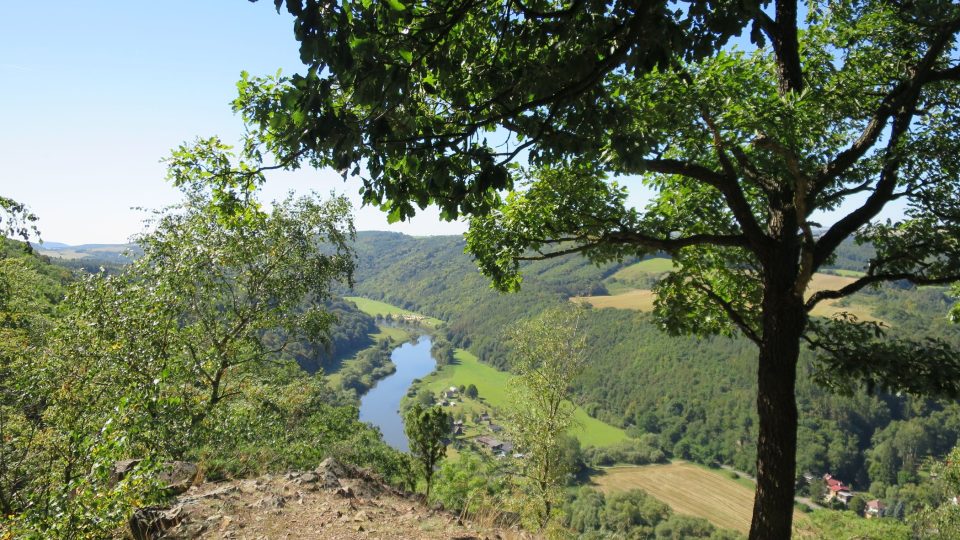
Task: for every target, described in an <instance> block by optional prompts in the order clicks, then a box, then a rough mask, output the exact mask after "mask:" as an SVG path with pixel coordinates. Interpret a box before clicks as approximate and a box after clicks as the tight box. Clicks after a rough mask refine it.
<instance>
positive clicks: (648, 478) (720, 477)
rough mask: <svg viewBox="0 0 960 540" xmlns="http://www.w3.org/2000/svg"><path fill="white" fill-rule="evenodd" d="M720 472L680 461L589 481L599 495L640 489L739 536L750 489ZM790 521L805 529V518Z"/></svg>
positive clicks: (745, 528) (744, 528) (614, 470)
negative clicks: (595, 487)
mask: <svg viewBox="0 0 960 540" xmlns="http://www.w3.org/2000/svg"><path fill="white" fill-rule="evenodd" d="M724 475H725V473H724V472H723V471H713V470H708V469H704V468H701V467H699V466H697V465H694V464H692V463H687V462H683V461H677V462H673V463H670V464H667V465H644V466H639V467H638V466H626V467H609V468H605V469H602V471H601V473H600V474H598V475H596V476H594V477H593V478H592V480H593V482H594V483H595V484H596V486H597V487H598V488H599V489H600V490H601V491H603V492H605V493H609V492H616V491H627V490H630V489H636V488H639V489H642V490H644V491H646V492H647V493H649V494H650V495H652V496H654V497H656V498H657V499H659V500H661V501H663V502H664V503H666V504H667V505H669V506H670V508H672V509H673V510H674V511H675V512H677V513H680V514H687V515H691V516H698V517H702V518H705V519H707V520H709V521H710V522H711V523H713V524H714V525H716V526H717V527H721V528H724V529H733V530H735V531H739V532H742V533H747V532H749V530H750V518H751V514H752V511H753V490H752V489H750V488H748V487H746V486H744V485H741V484H740V483H738V482H737V481H735V480H732V479H730V478H727V477H726V476H724ZM793 519H794V521H795V522H796V523H797V524H798V525H799V526H800V527H801V528H805V527H806V526H807V522H808V518H807V517H806V516H805V515H804V514H803V513H801V512H794V514H793Z"/></svg>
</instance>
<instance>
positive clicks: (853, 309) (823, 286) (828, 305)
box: [807, 274, 882, 322]
mask: <svg viewBox="0 0 960 540" xmlns="http://www.w3.org/2000/svg"><path fill="white" fill-rule="evenodd" d="M854 281H856V279H855V278H852V277H845V276H834V275H830V274H814V275H813V278H812V279H811V280H810V286H809V287H808V289H807V298H810V296H812V295H813V294H814V293H816V292H818V291H826V290H831V291H832V290H839V289H840V288H842V287H845V286H847V285H849V284H851V283H853V282H854ZM838 302H839V301H838V300H825V301H823V302H820V303H819V304H817V307H815V308H813V311H811V312H810V314H811V315H813V316H815V317H832V316H834V315H835V314H837V313H840V312H842V311H846V312H848V313H850V314H852V315H854V316H855V317H856V318H858V319H860V320H861V321H877V322H882V321H880V319H878V318H876V317H874V316H873V311H871V310H870V306H867V305H865V304H859V303H857V302H855V301H854V302H851V303H850V305H848V306H838V305H837V303H838Z"/></svg>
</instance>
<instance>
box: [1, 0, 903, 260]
mask: <svg viewBox="0 0 960 540" xmlns="http://www.w3.org/2000/svg"><path fill="white" fill-rule="evenodd" d="M278 68H281V69H283V70H284V71H285V72H288V73H293V72H296V71H299V70H301V68H302V64H300V62H299V55H298V52H297V42H296V40H295V39H294V38H293V30H292V18H291V17H290V16H289V15H287V14H286V13H285V12H283V13H281V14H278V13H277V12H276V11H275V10H274V8H273V2H272V1H270V0H261V1H260V2H257V3H249V2H246V1H244V0H164V1H161V2H148V1H142V2H109V1H107V0H87V1H82V2H81V1H76V0H72V1H66V0H47V1H42V2H41V1H29V2H13V1H7V2H3V3H0V118H2V120H3V127H4V129H3V130H2V132H0V161H2V164H3V165H2V167H0V194H3V195H4V196H7V197H11V198H13V199H16V200H18V201H20V202H23V203H26V204H28V205H29V206H30V208H31V209H32V210H33V211H34V212H35V213H36V214H37V215H38V216H39V217H40V220H41V221H40V228H41V233H42V235H43V238H44V240H46V241H58V242H66V243H71V244H79V243H93V242H104V243H119V242H125V241H127V239H128V238H129V237H130V236H131V235H132V234H134V233H137V232H139V231H140V230H141V222H142V219H143V218H144V217H145V214H143V213H142V212H140V211H136V210H132V209H131V208H132V207H147V208H158V207H161V206H164V205H167V204H171V203H174V202H176V201H177V199H178V192H177V190H176V189H174V188H173V187H172V186H170V185H169V184H168V183H167V182H166V181H165V180H164V167H163V165H162V164H160V163H159V160H160V159H161V158H163V157H164V156H166V155H167V154H168V153H169V151H170V149H171V148H173V147H175V146H177V145H178V144H180V143H181V142H184V141H189V140H192V139H193V138H195V137H197V136H210V135H219V136H220V137H221V138H222V139H223V140H224V141H227V142H236V141H238V139H239V134H240V133H241V131H242V127H243V126H242V123H241V122H240V120H239V119H238V118H237V117H235V116H234V115H233V113H232V112H231V110H230V105H229V103H230V101H231V100H232V99H233V98H234V96H235V93H236V92H235V84H236V81H237V79H238V78H239V75H240V72H241V71H243V70H246V71H249V72H250V73H252V74H255V75H258V74H267V73H274V72H275V71H276V70H277V69H278ZM628 185H630V186H631V187H636V185H635V184H634V183H633V182H630V183H628ZM290 189H293V190H296V191H300V192H305V191H307V190H311V189H313V190H316V191H318V192H320V193H329V192H330V191H331V190H336V191H337V192H338V193H345V194H347V195H349V196H351V198H352V199H353V200H354V202H355V206H356V207H357V209H356V224H357V228H358V229H360V230H369V229H378V230H395V231H400V232H405V233H408V234H415V235H426V234H456V233H460V232H462V231H463V230H465V228H466V227H465V225H464V224H463V223H446V222H442V221H440V220H439V219H438V217H437V215H438V212H437V211H436V210H435V209H428V210H426V211H423V212H421V214H420V215H418V216H417V217H416V218H415V219H413V220H412V221H411V222H408V223H400V224H394V225H388V224H387V221H386V219H385V217H384V215H383V214H382V213H381V212H380V211H379V210H377V209H375V208H359V197H358V196H357V191H358V189H359V181H356V180H352V181H349V182H346V183H344V182H343V181H342V179H341V178H340V177H339V176H338V175H336V174H335V173H333V172H332V171H298V172H297V173H275V174H273V175H271V176H270V178H269V181H268V182H267V185H266V187H265V189H264V198H266V199H268V200H271V199H276V198H280V197H282V196H283V195H284V194H285V193H286V192H287V191H288V190H290ZM644 195H645V193H644V192H643V191H642V190H638V191H637V193H636V194H635V196H634V197H633V198H632V202H633V203H634V204H642V199H643V197H644ZM901 212H902V206H899V205H894V206H893V207H892V208H890V209H889V210H887V212H886V213H885V214H884V216H883V217H893V218H896V217H899V216H898V214H900V213H901ZM817 217H819V218H821V219H820V221H821V223H822V224H825V225H826V224H829V223H831V222H832V221H833V220H834V219H833V216H831V215H820V216H817Z"/></svg>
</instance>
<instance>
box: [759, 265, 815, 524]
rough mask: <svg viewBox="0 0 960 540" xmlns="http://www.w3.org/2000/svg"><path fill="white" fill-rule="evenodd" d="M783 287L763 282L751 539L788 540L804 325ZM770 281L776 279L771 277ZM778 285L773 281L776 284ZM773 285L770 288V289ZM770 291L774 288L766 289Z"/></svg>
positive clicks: (797, 303)
mask: <svg viewBox="0 0 960 540" xmlns="http://www.w3.org/2000/svg"><path fill="white" fill-rule="evenodd" d="M779 277H780V279H782V280H783V281H784V283H780V284H776V285H774V284H772V283H771V282H770V281H768V282H767V284H766V291H765V295H764V302H763V304H764V305H763V308H764V309H763V338H762V342H761V345H760V361H759V367H758V387H757V413H758V416H759V421H760V423H759V428H760V433H759V438H758V439H757V491H756V495H755V498H754V505H753V522H752V524H751V528H750V539H751V540H761V539H762V540H776V539H781V538H784V539H785V538H790V533H791V528H792V522H793V494H794V480H795V477H796V468H797V467H796V454H797V403H796V397H795V395H794V390H795V388H796V379H797V359H798V357H799V354H800V336H801V335H802V333H803V330H804V327H805V325H806V312H805V311H804V309H803V301H802V298H799V297H798V296H797V295H796V294H794V293H793V291H792V290H791V287H790V286H789V283H792V279H784V278H788V276H779ZM775 279H776V278H775ZM778 281H779V280H778ZM771 285H773V286H771ZM771 289H774V290H771Z"/></svg>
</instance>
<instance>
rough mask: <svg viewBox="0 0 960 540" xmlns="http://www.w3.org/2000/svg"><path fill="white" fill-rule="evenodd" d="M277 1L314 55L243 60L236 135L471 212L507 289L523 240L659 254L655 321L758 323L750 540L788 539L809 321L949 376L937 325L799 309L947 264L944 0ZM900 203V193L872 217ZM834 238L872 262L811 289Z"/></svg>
mask: <svg viewBox="0 0 960 540" xmlns="http://www.w3.org/2000/svg"><path fill="white" fill-rule="evenodd" d="M276 4H277V7H278V8H280V7H282V6H286V9H287V10H288V11H289V12H290V13H292V14H293V15H294V16H295V17H296V24H295V33H296V37H297V39H298V40H299V41H300V42H301V48H300V51H301V59H302V60H303V61H304V63H305V64H306V66H307V68H308V69H307V72H306V74H305V75H295V76H292V77H281V76H278V77H267V78H250V77H248V76H244V78H243V80H242V81H241V82H240V84H239V90H240V95H239V97H238V99H237V100H236V102H235V108H236V109H237V110H238V111H240V112H241V114H242V115H243V117H244V118H245V120H246V121H247V122H248V124H249V125H250V127H251V131H250V143H249V144H251V145H253V146H257V145H260V146H262V147H264V148H265V149H267V150H269V151H270V152H272V153H273V154H274V155H276V156H277V157H278V158H279V160H280V162H281V164H282V166H286V167H296V166H299V164H300V163H303V162H306V163H310V164H312V165H315V166H332V167H334V168H335V169H337V170H340V171H342V172H343V173H344V174H355V175H361V176H362V177H363V178H364V198H365V200H366V201H367V202H371V203H376V204H380V205H381V206H382V207H383V208H384V209H385V210H387V211H389V212H390V215H391V218H394V219H403V218H406V217H408V216H410V215H412V213H413V212H414V211H415V206H419V207H421V208H423V207H424V206H426V205H427V204H431V203H433V204H437V205H439V206H440V207H441V208H442V210H443V212H444V215H445V216H447V217H455V216H458V215H460V214H462V213H465V214H468V215H471V216H475V219H474V220H473V222H472V223H471V232H470V235H469V236H470V238H469V243H468V248H469V249H470V251H471V252H472V253H473V254H474V255H475V256H476V257H477V259H478V262H479V264H480V267H481V269H482V270H483V271H484V273H486V274H488V275H489V276H491V277H492V278H493V280H494V283H495V284H496V285H497V286H498V287H501V288H503V289H508V290H509V289H515V288H516V287H517V286H519V283H520V280H519V276H518V266H517V262H518V261H520V260H523V259H526V258H543V257H554V256H559V255H562V254H566V253H575V252H576V253H582V254H584V255H586V256H587V257H589V258H591V259H592V260H594V261H597V262H602V261H608V260H614V259H620V258H623V257H627V256H636V255H643V254H647V253H651V252H655V251H665V252H669V253H670V254H671V255H672V256H673V258H674V261H675V263H676V264H677V269H676V271H675V272H674V273H672V274H671V275H670V276H669V277H667V278H666V279H664V280H663V281H662V282H661V283H660V284H659V285H658V287H657V296H658V300H657V310H656V311H657V315H658V317H659V318H660V320H661V321H662V322H663V323H664V325H665V327H666V328H667V329H668V330H670V331H672V332H676V333H708V334H711V333H712V334H716V333H721V334H732V333H734V332H739V333H741V334H743V335H744V336H746V337H747V338H749V339H750V340H752V341H753V342H754V343H756V344H757V346H758V348H759V360H760V361H759V371H758V374H757V376H758V383H759V386H758V400H757V406H758V412H759V419H760V425H759V438H758V457H757V460H758V461H757V473H758V489H757V497H756V505H755V510H754V521H753V529H752V532H751V537H752V538H781V537H786V536H788V535H789V531H790V522H791V516H792V491H793V480H794V476H795V473H796V470H795V455H794V454H795V448H796V426H797V410H796V403H795V398H794V392H795V384H796V366H797V358H798V355H799V348H800V344H801V342H803V341H806V342H808V343H810V344H811V345H812V346H813V347H815V348H816V349H817V350H818V351H820V352H822V353H823V356H822V357H823V361H824V366H825V367H826V368H830V369H832V370H833V371H834V372H835V373H837V375H834V376H838V377H846V378H849V377H858V378H862V379H866V380H867V381H868V382H870V383H873V384H878V385H882V386H885V387H888V388H891V389H904V390H908V391H914V392H940V393H946V394H952V395H956V394H957V393H958V388H957V384H958V383H957V381H956V380H947V379H944V378H942V377H941V378H938V377H935V376H925V375H924V373H928V374H932V373H937V372H943V370H950V371H949V372H951V373H952V372H955V371H956V369H957V366H956V362H957V360H956V358H957V356H956V355H953V354H932V355H927V354H926V352H925V351H927V350H930V349H931V348H933V349H936V348H937V347H938V346H939V344H936V343H933V344H931V343H923V342H919V343H913V342H911V343H907V344H901V345H902V346H898V347H895V348H889V347H887V348H884V347H867V346H866V345H872V344H873V341H871V340H863V339H861V340H858V341H854V342H852V343H845V344H844V349H838V348H837V347H835V346H834V343H835V340H836V339H837V338H841V339H842V338H844V337H849V336H850V335H851V333H856V334H857V335H859V336H864V335H867V334H870V335H873V336H876V337H882V334H883V331H882V328H880V327H879V326H877V325H869V324H866V323H863V322H860V321H855V320H853V319H850V318H841V319H836V320H832V321H828V322H825V323H819V322H818V323H816V324H808V322H809V315H808V314H809V312H810V311H811V310H812V309H813V308H814V307H815V306H816V305H817V304H818V303H819V302H822V301H824V300H830V299H837V298H842V297H844V296H846V295H849V294H852V293H853V292H856V291H858V290H861V289H863V288H864V287H868V286H870V285H873V284H877V283H881V282H884V281H891V280H906V281H909V282H912V283H915V284H945V283H952V282H954V281H956V280H957V279H958V278H960V219H958V218H960V210H958V208H960V207H958V206H957V204H958V203H957V200H960V198H958V197H957V195H958V191H960V184H958V182H960V161H958V157H957V156H958V155H960V152H958V150H960V148H958V144H960V133H957V130H958V129H960V127H958V126H960V122H958V121H957V120H958V118H957V114H958V111H957V107H956V103H957V98H958V91H960V85H958V84H957V83H958V81H960V65H958V64H957V60H956V59H957V33H958V31H960V7H958V6H957V5H956V4H955V3H953V2H950V1H947V0H929V1H923V2H909V3H891V2H885V1H879V0H877V1H854V0H849V1H842V2H811V3H809V4H808V7H807V9H806V10H805V11H804V10H800V9H799V8H798V3H797V2H796V1H795V0H794V1H788V0H778V1H768V2H722V1H714V2H657V1H651V2H613V3H609V2H593V1H571V2H569V3H562V2H549V1H536V2H534V1H529V2H524V1H517V0H508V1H502V2H501V1H496V2H495V1H485V2H484V1H476V2H471V1H453V0H451V1H442V2H429V3H428V2H422V3H419V2H410V3H406V2H403V1H401V0H397V1H394V2H387V3H382V4H381V3H370V2H349V3H348V2H344V3H340V2H332V1H330V2H322V1H316V0H290V1H287V2H283V1H282V0H281V1H277V2H276ZM748 31H749V36H750V40H751V45H750V46H745V44H739V43H738V45H739V48H738V46H734V44H732V43H731V42H730V38H731V37H733V36H735V35H739V34H741V33H742V34H747V33H748ZM632 176H639V177H640V180H639V182H642V183H643V184H645V185H646V186H648V187H649V188H651V189H652V190H653V192H654V193H655V195H654V197H653V198H652V200H651V201H650V202H649V204H648V205H647V206H646V207H644V208H642V209H636V208H631V207H629V206H628V205H627V190H626V189H625V188H624V187H621V186H620V185H619V184H617V183H616V181H618V180H623V179H624V178H626V179H627V181H635V180H632V179H631V177H632ZM511 188H518V189H517V190H516V191H515V192H512V193H510V194H509V195H508V196H507V197H506V198H505V199H501V197H500V193H501V192H502V190H509V189H511ZM893 203H896V204H899V205H902V207H903V208H904V211H903V215H902V216H901V217H900V218H898V219H895V220H890V221H887V222H879V221H877V219H876V218H877V217H878V216H879V215H880V214H881V212H882V211H883V210H884V208H886V207H888V206H889V205H891V204H893ZM827 212H836V216H838V217H835V218H831V221H832V223H829V224H821V223H820V221H821V220H822V219H823V216H824V215H825V213H827ZM852 235H853V236H856V238H857V240H858V241H860V242H870V243H872V245H873V246H874V247H875V249H876V252H875V254H874V256H873V257H872V258H871V260H870V263H869V264H868V266H867V268H866V272H865V274H864V275H863V276H861V277H860V278H859V279H857V280H856V281H854V282H853V283H851V284H849V285H846V286H844V287H842V288H839V289H836V290H825V291H818V292H815V293H812V292H810V291H808V288H809V284H810V279H811V277H812V275H813V274H814V273H815V272H816V271H817V270H818V269H820V268H822V267H823V265H824V264H826V263H827V262H828V261H830V260H831V258H832V257H833V256H834V253H835V251H836V249H837V247H838V246H839V245H840V243H841V242H842V241H843V240H844V239H846V238H848V237H850V236H852ZM858 344H859V345H863V346H861V347H858V348H857V350H856V351H855V352H853V353H851V351H849V350H847V349H846V347H848V346H851V345H852V346H856V345H858ZM931 345H932V347H931ZM855 359H867V360H865V361H864V360H855Z"/></svg>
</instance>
